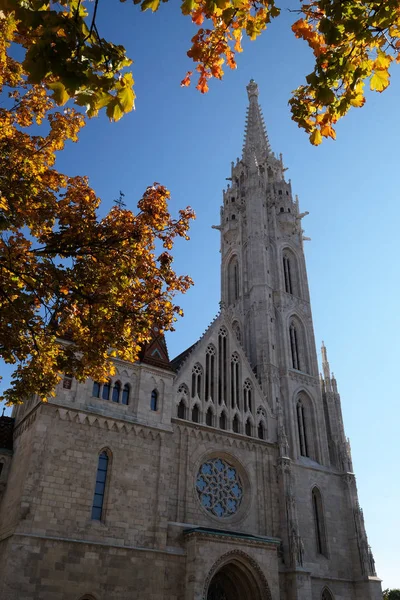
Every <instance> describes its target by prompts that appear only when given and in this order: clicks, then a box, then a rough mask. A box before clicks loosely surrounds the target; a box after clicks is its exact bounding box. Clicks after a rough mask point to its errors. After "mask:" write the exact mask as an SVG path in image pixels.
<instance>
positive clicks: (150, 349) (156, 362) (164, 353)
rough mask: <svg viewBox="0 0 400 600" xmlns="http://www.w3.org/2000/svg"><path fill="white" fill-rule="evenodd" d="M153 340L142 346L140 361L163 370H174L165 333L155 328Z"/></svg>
mask: <svg viewBox="0 0 400 600" xmlns="http://www.w3.org/2000/svg"><path fill="white" fill-rule="evenodd" d="M152 333H153V335H152V339H151V340H150V341H149V342H147V343H146V344H144V345H143V346H142V349H141V350H140V352H139V361H140V362H142V363H145V364H148V365H153V366H155V367H160V368H162V369H168V370H169V371H172V370H173V367H172V364H171V363H170V361H169V356H168V349H167V343H166V341H165V337H164V334H163V333H160V331H159V329H158V328H157V327H153V332H152Z"/></svg>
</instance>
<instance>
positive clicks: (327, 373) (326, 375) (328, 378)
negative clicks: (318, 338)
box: [321, 342, 331, 387]
mask: <svg viewBox="0 0 400 600" xmlns="http://www.w3.org/2000/svg"><path fill="white" fill-rule="evenodd" d="M321 353H322V370H323V372H324V379H325V383H326V385H327V386H328V387H330V381H331V369H330V367H329V362H328V354H327V351H326V346H325V344H324V342H322V346H321Z"/></svg>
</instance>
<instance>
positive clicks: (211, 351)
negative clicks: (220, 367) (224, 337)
mask: <svg viewBox="0 0 400 600" xmlns="http://www.w3.org/2000/svg"><path fill="white" fill-rule="evenodd" d="M214 381H215V348H214V346H212V345H211V344H210V345H209V346H207V350H206V381H205V398H204V399H205V400H206V401H207V400H210V399H211V400H214Z"/></svg>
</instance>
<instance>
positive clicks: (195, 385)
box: [192, 364, 203, 398]
mask: <svg viewBox="0 0 400 600" xmlns="http://www.w3.org/2000/svg"><path fill="white" fill-rule="evenodd" d="M202 374H203V369H202V368H201V366H200V365H199V364H196V365H194V367H193V369H192V398H195V397H196V396H198V398H201V376H202Z"/></svg>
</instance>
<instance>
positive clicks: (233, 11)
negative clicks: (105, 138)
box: [0, 0, 400, 402]
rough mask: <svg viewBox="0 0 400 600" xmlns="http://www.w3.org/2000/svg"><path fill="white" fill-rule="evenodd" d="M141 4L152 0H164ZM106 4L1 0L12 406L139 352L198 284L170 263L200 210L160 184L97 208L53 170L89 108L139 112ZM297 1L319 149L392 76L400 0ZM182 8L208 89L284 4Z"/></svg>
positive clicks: (4, 346) (304, 98) (6, 349)
mask: <svg viewBox="0 0 400 600" xmlns="http://www.w3.org/2000/svg"><path fill="white" fill-rule="evenodd" d="M121 1H124V0H121ZM103 2H105V0H103ZM162 2H163V3H165V2H168V0H162ZM133 3H134V4H138V5H140V8H141V10H148V9H149V10H152V11H153V12H155V11H157V10H158V9H159V7H160V3H161V0H134V1H133ZM99 4H100V0H93V1H92V2H88V1H85V0H47V1H46V0H0V89H1V93H2V97H3V98H2V100H3V103H2V105H1V108H0V311H1V314H0V356H1V357H3V359H4V360H5V361H6V362H8V363H12V364H15V365H17V366H16V370H15V373H14V379H13V385H12V388H11V389H10V390H8V391H7V392H6V393H5V398H6V400H8V401H9V402H18V401H20V400H21V399H22V398H24V397H26V396H28V395H30V394H32V393H38V394H39V395H40V396H41V397H42V398H45V397H47V396H48V395H50V394H52V393H54V387H55V385H56V383H57V381H58V380H59V379H60V377H61V374H62V373H68V374H71V375H73V376H75V377H76V378H77V379H79V380H84V379H85V378H86V377H88V376H91V377H93V378H96V379H104V378H105V377H106V376H107V375H108V374H109V373H110V370H111V372H112V369H113V366H112V362H111V360H110V358H111V355H112V356H117V357H120V358H122V359H126V360H135V358H136V357H137V352H138V348H139V346H140V344H141V343H142V342H144V341H145V340H146V339H147V338H148V336H149V331H150V330H151V327H152V326H153V325H155V324H157V325H158V327H159V328H161V329H171V328H172V326H173V322H174V319H175V318H176V317H175V315H177V314H179V313H180V312H181V311H180V309H179V307H177V306H175V304H174V302H173V299H174V296H175V294H176V293H177V292H183V291H185V290H186V289H187V288H188V286H189V285H190V283H191V282H190V279H189V278H188V277H179V276H177V275H176V274H175V273H174V271H173V269H172V267H171V263H172V257H171V255H170V250H171V248H172V244H173V241H174V239H175V238H176V237H177V236H180V237H184V238H185V237H187V230H188V225H189V220H190V219H191V218H192V217H193V213H192V211H191V210H190V209H186V210H184V211H181V212H180V214H179V217H178V219H175V220H174V219H172V218H171V216H170V214H169V212H168V207H167V201H168V198H169V192H168V191H167V190H166V189H165V188H164V187H163V186H162V185H159V184H154V185H153V186H151V187H149V188H148V189H147V190H146V192H145V194H144V196H143V198H142V199H141V200H140V201H139V204H138V212H137V213H136V214H134V213H132V212H131V211H130V210H127V209H126V208H125V207H124V206H123V205H121V204H119V205H117V206H115V207H114V208H113V209H112V210H111V212H110V213H109V214H108V215H107V216H106V217H105V218H104V219H100V220H99V218H98V216H97V209H98V207H99V203H100V201H99V199H98V198H97V197H96V194H95V193H94V191H93V190H92V189H91V188H90V187H89V184H88V181H87V179H85V178H83V177H68V176H67V175H63V174H62V173H59V172H58V171H57V170H56V168H55V157H56V152H58V151H60V150H62V149H63V148H64V145H65V143H66V142H69V141H74V142H76V141H77V139H78V133H79V131H80V129H81V128H82V127H83V126H84V124H85V116H86V115H87V116H88V117H93V116H96V115H97V114H98V113H99V111H101V110H102V109H104V111H105V112H106V114H107V116H108V117H109V119H110V120H112V121H117V120H119V119H120V118H121V117H122V116H123V115H124V114H126V113H128V112H130V111H131V110H132V109H133V108H134V101H135V92H134V89H133V86H134V80H133V76H132V73H130V72H129V71H127V69H128V68H129V67H130V65H131V63H132V61H131V59H130V58H129V57H127V55H126V51H125V48H124V47H123V46H121V45H118V44H114V43H113V42H110V41H107V40H105V39H104V38H102V36H101V33H100V32H99V31H98V27H97V22H96V17H97V11H98V8H99ZM290 8H291V11H292V12H293V13H295V22H294V24H293V26H292V29H293V32H294V34H295V36H296V37H298V38H300V39H302V40H304V41H305V42H307V44H308V45H309V46H310V48H311V50H312V52H313V54H314V58H315V67H314V70H313V72H312V73H310V74H309V75H307V77H306V83H305V84H304V85H301V86H300V87H298V88H297V90H295V91H294V92H293V96H292V98H291V99H290V105H291V110H292V118H293V120H294V121H295V122H297V123H298V125H299V127H302V128H303V129H304V130H305V131H306V132H307V133H308V134H309V136H310V141H311V143H313V144H314V145H318V144H320V143H321V141H322V139H323V138H324V137H330V138H333V139H334V138H335V135H336V132H335V124H336V123H337V121H338V120H339V119H340V118H341V117H342V116H343V115H345V114H346V113H347V112H348V111H349V109H350V108H351V107H361V106H362V105H363V104H364V103H365V88H366V87H369V88H370V89H371V90H375V91H378V92H382V91H383V90H384V89H386V87H387V86H388V85H389V80H390V76H389V68H390V67H391V65H392V63H393V62H399V61H400V2H399V1H398V0H385V1H383V0H381V1H379V2H377V1H375V2H369V1H366V0H348V1H340V0H313V1H309V2H299V4H298V5H291V7H290ZM180 10H181V12H182V13H183V14H184V15H187V16H188V17H189V18H190V19H191V20H192V22H193V24H194V27H195V28H197V29H196V30H195V34H194V36H193V38H192V40H191V46H190V48H189V50H188V52H187V54H188V56H189V58H190V59H191V60H192V61H193V62H194V65H195V69H194V70H195V72H196V73H195V75H196V81H197V84H196V87H197V89H198V90H199V91H200V92H202V93H204V92H207V91H208V84H209V81H210V79H212V78H217V79H221V78H222V77H223V74H224V68H225V67H226V66H228V67H229V68H231V69H234V68H236V56H237V54H238V53H240V52H241V51H242V38H243V36H247V37H248V38H250V39H251V40H255V39H256V38H257V37H258V36H259V35H260V34H261V33H262V32H263V31H264V30H265V29H266V27H267V26H268V24H269V23H270V21H271V20H272V19H273V18H276V17H278V16H279V14H280V8H279V7H277V6H276V4H275V0H183V2H181V5H180ZM15 47H19V52H18V53H16V54H15V53H14V52H11V50H14V48H15ZM16 55H18V56H21V60H20V61H18V60H16V59H15V56H16ZM13 56H14V57H13ZM193 76H194V71H189V72H188V73H187V74H186V76H185V77H184V79H183V80H182V82H181V84H182V86H188V85H190V83H191V80H192V78H193ZM73 104H75V108H73V107H72V105H73ZM60 106H65V107H66V108H65V109H63V110H62V111H60V110H57V107H60ZM32 126H33V127H34V129H33V131H34V133H33V132H32ZM61 339H62V340H64V342H63V343H60V340H61ZM110 353H111V354H110Z"/></svg>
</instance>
